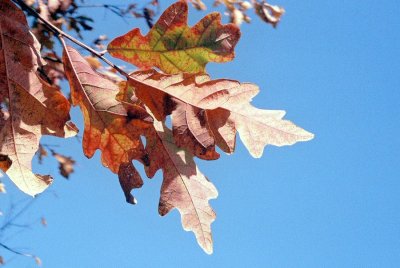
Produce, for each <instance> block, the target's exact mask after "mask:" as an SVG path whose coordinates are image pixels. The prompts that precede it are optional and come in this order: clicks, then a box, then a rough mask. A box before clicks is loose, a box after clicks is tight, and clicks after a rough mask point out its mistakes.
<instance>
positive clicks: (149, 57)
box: [107, 1, 240, 74]
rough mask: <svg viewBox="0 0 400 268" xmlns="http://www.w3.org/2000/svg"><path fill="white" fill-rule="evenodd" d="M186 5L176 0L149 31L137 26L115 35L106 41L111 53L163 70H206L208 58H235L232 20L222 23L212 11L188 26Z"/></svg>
mask: <svg viewBox="0 0 400 268" xmlns="http://www.w3.org/2000/svg"><path fill="white" fill-rule="evenodd" d="M187 16H188V6H187V3H186V2H185V1H179V2H176V3H175V4H173V5H171V6H170V7H169V8H167V9H166V10H165V11H164V13H163V14H162V15H161V17H160V19H159V20H158V21H157V23H156V24H155V25H154V26H153V28H152V29H151V30H150V32H149V33H148V34H147V35H146V36H143V35H142V34H141V33H140V30H139V29H138V28H136V29H133V30H132V31H130V32H128V33H126V34H125V35H123V36H120V37H117V38H115V39H114V40H112V41H111V43H110V44H109V45H108V48H107V50H108V52H109V53H110V55H111V56H113V57H116V58H119V59H122V60H124V61H127V62H130V63H132V64H134V65H136V66H138V67H139V68H144V69H145V68H151V67H158V68H160V70H162V71H163V72H165V73H170V74H176V73H181V72H187V73H199V72H205V65H206V64H207V63H208V62H227V61H231V60H232V59H233V58H234V48H235V46H236V43H237V42H238V40H239V38H240V31H239V28H237V27H236V26H235V25H233V24H227V25H221V22H220V20H221V15H220V14H219V13H211V14H209V15H207V16H206V17H204V18H203V19H202V20H201V21H199V22H198V23H197V24H196V25H195V26H193V27H192V28H190V27H189V26H188V25H187Z"/></svg>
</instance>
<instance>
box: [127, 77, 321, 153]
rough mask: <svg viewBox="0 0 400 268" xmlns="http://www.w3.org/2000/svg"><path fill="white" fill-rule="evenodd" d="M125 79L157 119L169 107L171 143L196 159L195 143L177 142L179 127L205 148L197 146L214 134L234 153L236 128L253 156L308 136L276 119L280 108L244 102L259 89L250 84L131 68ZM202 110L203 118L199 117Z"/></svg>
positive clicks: (217, 141)
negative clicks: (127, 78)
mask: <svg viewBox="0 0 400 268" xmlns="http://www.w3.org/2000/svg"><path fill="white" fill-rule="evenodd" d="M130 77H131V79H130V80H129V84H130V85H131V86H132V88H134V91H135V94H136V97H137V98H139V99H140V100H141V101H143V102H144V103H145V104H146V105H147V106H148V107H149V108H150V110H151V111H152V112H153V113H154V116H155V117H156V118H157V119H158V120H164V118H165V116H166V115H168V114H170V113H171V112H172V111H174V112H173V114H172V115H173V116H172V122H173V125H174V126H175V131H174V132H175V133H174V134H175V135H174V137H175V141H176V143H177V144H185V145H186V146H185V147H186V148H188V149H191V152H192V153H193V154H195V155H196V156H198V157H201V155H199V154H198V152H197V150H196V147H195V148H193V146H191V145H190V143H189V142H187V141H185V140H182V137H183V133H182V128H181V127H182V126H183V129H184V130H185V131H186V130H188V129H191V131H190V133H191V134H192V135H193V136H194V137H195V140H194V139H192V141H193V142H196V144H197V145H202V144H207V146H208V147H206V146H204V145H203V148H205V149H213V147H212V146H211V144H213V141H212V140H211V139H212V138H214V143H215V144H216V145H218V146H219V147H220V148H221V149H222V150H224V151H225V152H227V153H232V152H233V151H234V148H235V137H236V131H238V132H239V133H240V137H241V139H242V141H243V143H244V144H245V146H246V147H247V149H248V150H249V152H250V154H251V155H252V156H254V157H261V155H262V152H263V149H264V147H265V146H266V145H267V144H272V145H276V146H283V145H291V144H294V143H295V142H298V141H307V140H310V139H312V138H313V135H312V134H311V133H309V132H307V131H305V130H303V129H301V128H299V127H296V126H295V125H294V124H293V123H291V122H290V121H287V120H282V118H283V116H284V115H285V112H284V111H273V110H262V109H258V108H255V107H254V106H252V105H251V104H250V102H251V100H252V98H253V97H254V96H255V95H257V93H258V91H259V89H258V87H257V86H256V85H254V84H249V83H239V82H238V81H234V80H226V79H219V80H210V78H209V77H208V76H206V75H201V76H197V75H189V74H177V75H165V74H159V73H157V72H156V71H155V70H148V71H138V72H134V73H132V74H131V75H130ZM177 100H178V101H177ZM183 111H184V112H185V114H184V115H182V112H183ZM203 112H204V113H205V116H200V115H201V114H202V113H203ZM195 115H197V116H195ZM185 117H186V118H185ZM187 118H190V120H188V119H187ZM185 121H186V122H187V123H185ZM174 122H175V123H174ZM182 122H183V123H182ZM190 125H191V126H192V127H190ZM179 128H181V130H180V129H179ZM186 133H187V132H186ZM176 134H182V135H176ZM179 136H181V137H179ZM203 141H204V143H203ZM206 159H207V158H206Z"/></svg>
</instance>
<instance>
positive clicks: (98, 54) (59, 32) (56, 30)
mask: <svg viewBox="0 0 400 268" xmlns="http://www.w3.org/2000/svg"><path fill="white" fill-rule="evenodd" d="M13 1H14V2H15V3H17V4H18V5H19V6H20V7H21V8H22V9H23V10H26V11H27V12H29V13H30V14H31V15H32V16H34V17H35V18H37V19H38V20H40V21H41V22H42V23H43V24H44V25H45V26H46V27H47V28H49V29H50V30H51V31H52V32H53V33H54V34H56V36H57V37H58V38H59V39H60V40H62V39H63V38H67V39H69V40H70V41H71V42H73V43H75V44H77V45H78V46H80V47H82V48H84V49H86V50H87V51H89V52H91V53H92V54H93V55H95V56H96V57H98V58H99V59H101V60H102V61H104V62H105V63H107V64H108V65H110V66H111V67H112V68H114V69H115V70H117V71H118V72H119V73H120V74H121V75H123V76H125V77H127V78H128V77H129V75H128V74H127V73H126V72H125V71H124V70H122V69H121V68H119V67H118V66H117V65H115V64H114V63H112V62H111V61H109V60H108V59H106V58H105V57H103V55H102V54H103V52H98V51H96V50H94V49H93V48H91V47H90V46H88V45H86V44H84V43H82V42H81V41H79V40H78V39H76V38H74V37H72V36H70V35H69V34H67V33H65V32H64V31H62V30H61V29H59V28H57V27H56V26H54V25H53V24H52V23H51V22H49V21H48V20H46V19H45V18H43V17H42V16H41V15H40V14H39V13H37V12H36V11H35V10H34V9H33V8H31V7H30V6H28V5H27V4H25V2H24V1H23V0H13Z"/></svg>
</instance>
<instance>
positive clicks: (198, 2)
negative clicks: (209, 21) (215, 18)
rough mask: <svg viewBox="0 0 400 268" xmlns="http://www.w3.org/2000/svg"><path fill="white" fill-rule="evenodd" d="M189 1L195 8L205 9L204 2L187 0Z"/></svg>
mask: <svg viewBox="0 0 400 268" xmlns="http://www.w3.org/2000/svg"><path fill="white" fill-rule="evenodd" d="M189 2H190V3H192V6H193V7H194V8H195V9H197V10H206V9H207V6H206V4H204V2H203V1H201V0H189Z"/></svg>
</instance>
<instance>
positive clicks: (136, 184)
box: [118, 163, 143, 205]
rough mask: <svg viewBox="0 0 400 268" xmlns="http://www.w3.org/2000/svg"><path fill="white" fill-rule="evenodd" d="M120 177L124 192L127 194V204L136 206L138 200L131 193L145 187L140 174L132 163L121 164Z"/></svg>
mask: <svg viewBox="0 0 400 268" xmlns="http://www.w3.org/2000/svg"><path fill="white" fill-rule="evenodd" d="M118 177H119V183H120V184H121V188H122V191H123V192H124V194H125V199H126V202H128V203H130V204H132V205H136V204H137V200H136V198H135V197H134V196H133V195H132V194H131V191H132V190H133V189H137V188H140V187H142V186H143V180H142V177H141V176H140V174H139V172H138V171H137V170H136V168H135V167H134V166H133V164H132V163H126V164H121V167H120V169H119V172H118Z"/></svg>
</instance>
